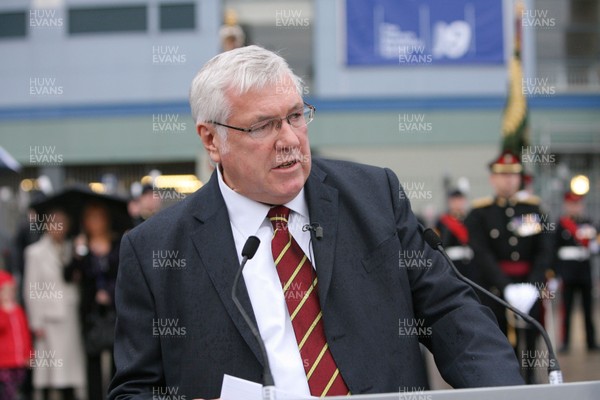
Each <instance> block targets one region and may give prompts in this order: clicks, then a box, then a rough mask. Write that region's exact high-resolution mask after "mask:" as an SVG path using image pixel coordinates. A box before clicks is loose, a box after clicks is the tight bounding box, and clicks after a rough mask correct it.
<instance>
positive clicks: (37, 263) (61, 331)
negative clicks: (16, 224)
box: [23, 209, 85, 400]
mask: <svg viewBox="0 0 600 400" xmlns="http://www.w3.org/2000/svg"><path fill="white" fill-rule="evenodd" d="M44 215H45V216H47V217H46V218H45V220H46V221H48V222H45V223H44V224H45V225H46V227H45V231H46V232H45V233H44V234H43V235H42V237H41V239H40V240H38V241H37V242H35V243H33V244H31V245H30V246H28V247H27V248H26V249H25V276H24V280H23V285H24V293H25V302H26V304H27V315H28V318H29V325H30V327H31V330H32V332H33V335H34V348H35V355H36V359H34V360H32V361H33V362H34V364H33V367H34V368H33V386H34V388H35V389H40V390H42V394H43V397H42V398H43V399H44V400H50V398H51V392H52V390H55V391H57V392H59V393H60V398H62V399H64V400H73V399H75V389H76V388H83V386H84V385H85V376H84V356H83V344H82V340H81V329H80V324H79V315H78V307H79V289H78V287H77V286H76V285H75V284H72V283H68V282H66V281H65V279H64V270H65V267H66V266H67V265H69V264H70V263H71V259H72V252H73V246H72V243H71V240H70V239H69V238H68V235H69V232H70V229H71V225H70V221H69V217H68V216H67V214H66V213H65V212H64V211H63V210H60V209H54V210H51V211H50V212H48V213H47V214H44Z"/></svg>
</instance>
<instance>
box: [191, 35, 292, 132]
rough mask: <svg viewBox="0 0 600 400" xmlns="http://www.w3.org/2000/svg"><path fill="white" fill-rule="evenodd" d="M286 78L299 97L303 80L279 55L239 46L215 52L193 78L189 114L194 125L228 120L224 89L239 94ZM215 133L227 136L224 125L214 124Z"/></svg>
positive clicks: (229, 111)
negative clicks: (290, 80) (194, 122)
mask: <svg viewBox="0 0 600 400" xmlns="http://www.w3.org/2000/svg"><path fill="white" fill-rule="evenodd" d="M286 77H289V78H291V79H292V82H293V83H294V85H295V86H296V90H297V91H298V94H299V95H300V96H301V97H302V91H303V83H302V79H300V78H299V77H298V76H296V75H295V74H294V73H293V72H292V70H291V69H290V67H289V65H288V63H287V62H286V61H285V60H284V59H283V58H282V57H281V56H279V55H278V54H276V53H273V52H272V51H269V50H266V49H263V48H262V47H259V46H246V47H240V48H237V49H233V50H230V51H226V52H224V53H221V54H218V55H216V56H215V57H213V58H212V59H210V60H209V61H208V62H207V63H206V64H204V66H203V67H202V68H201V69H200V71H198V73H197V74H196V76H195V77H194V80H193V81H192V87H191V89H190V107H191V109H192V117H193V118H194V121H196V124H199V123H201V122H206V121H217V122H220V123H227V120H228V119H229V117H230V116H231V105H230V103H229V101H228V99H227V96H226V92H227V91H230V90H233V92H234V93H235V94H236V95H242V94H244V93H247V92H248V91H250V90H254V89H261V88H263V87H266V86H270V85H275V84H281V83H282V82H283V79H285V78H286ZM219 128H222V129H219ZM217 133H218V134H219V135H221V137H223V138H226V137H227V130H226V129H225V128H224V127H220V126H217Z"/></svg>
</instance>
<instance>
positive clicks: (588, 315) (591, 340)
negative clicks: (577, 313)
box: [563, 283, 596, 348]
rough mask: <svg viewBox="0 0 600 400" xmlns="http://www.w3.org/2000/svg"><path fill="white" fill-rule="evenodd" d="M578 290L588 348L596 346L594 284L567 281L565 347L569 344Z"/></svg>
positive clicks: (564, 322) (565, 285)
mask: <svg viewBox="0 0 600 400" xmlns="http://www.w3.org/2000/svg"><path fill="white" fill-rule="evenodd" d="M576 292H579V293H580V294H581V303H582V304H583V316H584V320H585V335H586V339H587V346H588V348H594V347H596V336H595V332H594V321H593V319H592V315H593V312H592V311H593V310H592V305H593V304H592V303H593V301H592V285H590V284H584V283H565V284H564V287H563V297H564V304H565V318H564V320H563V335H564V336H563V347H568V346H569V338H570V332H571V316H572V315H573V300H574V298H575V293H576Z"/></svg>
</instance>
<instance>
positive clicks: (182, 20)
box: [160, 3, 196, 31]
mask: <svg viewBox="0 0 600 400" xmlns="http://www.w3.org/2000/svg"><path fill="white" fill-rule="evenodd" d="M195 28H196V7H195V5H194V3H180V4H171V3H170V4H161V5H160V30H161V31H174V30H193V29H195Z"/></svg>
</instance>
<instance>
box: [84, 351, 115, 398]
mask: <svg viewBox="0 0 600 400" xmlns="http://www.w3.org/2000/svg"><path fill="white" fill-rule="evenodd" d="M110 355H111V356H110V358H111V360H110V364H111V369H110V376H109V377H107V378H105V379H103V372H104V371H102V357H101V355H89V354H88V356H87V395H88V400H104V399H106V389H107V387H106V386H107V385H105V381H106V382H107V383H108V382H110V380H111V379H112V377H113V376H114V375H115V370H116V368H115V362H114V359H113V356H112V349H111V350H110Z"/></svg>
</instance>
